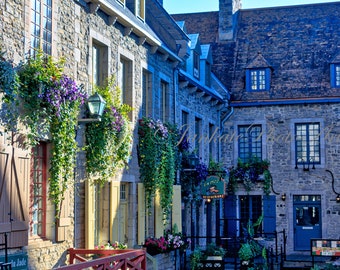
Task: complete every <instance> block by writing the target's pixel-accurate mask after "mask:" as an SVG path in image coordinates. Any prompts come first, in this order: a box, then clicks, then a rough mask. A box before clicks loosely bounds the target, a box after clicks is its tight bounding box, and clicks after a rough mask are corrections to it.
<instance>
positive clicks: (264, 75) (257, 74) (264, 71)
mask: <svg viewBox="0 0 340 270" xmlns="http://www.w3.org/2000/svg"><path fill="white" fill-rule="evenodd" d="M270 76H271V65H270V64H269V63H268V62H267V60H266V59H265V58H264V57H263V55H262V54H261V53H258V54H257V56H256V57H255V58H254V59H253V60H252V61H251V62H250V63H249V64H248V65H247V66H246V89H247V91H250V92H258V91H268V90H269V89H270Z"/></svg>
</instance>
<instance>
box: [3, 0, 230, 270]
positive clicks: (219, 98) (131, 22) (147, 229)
mask: <svg viewBox="0 0 340 270" xmlns="http://www.w3.org/2000/svg"><path fill="white" fill-rule="evenodd" d="M0 26H1V29H2V31H1V33H0V48H1V52H4V55H3V56H1V57H2V58H1V60H3V57H5V59H8V60H9V61H10V62H11V63H12V64H13V66H14V67H16V66H18V65H19V63H20V62H25V60H26V57H28V56H33V55H34V54H36V52H37V49H42V50H43V52H44V53H45V54H46V55H50V56H52V59H56V60H59V59H61V58H63V59H64V63H65V66H64V73H65V74H67V75H68V76H69V77H71V78H73V79H74V80H75V81H76V83H77V84H78V85H82V86H83V87H84V89H85V90H86V91H87V92H88V93H89V94H91V93H93V91H94V89H95V86H102V85H104V83H105V80H106V79H107V78H110V77H113V78H114V79H115V83H116V84H117V86H118V87H119V88H120V89H121V90H122V93H123V94H122V102H123V103H125V104H128V105H130V106H131V107H132V108H133V110H132V112H131V113H130V114H129V117H130V121H131V123H132V124H131V128H132V130H133V144H132V150H131V159H130V161H129V164H128V168H126V169H123V170H121V171H119V172H118V173H117V174H116V175H115V177H112V178H111V179H110V182H109V183H106V184H105V185H104V186H99V185H93V184H92V183H90V181H88V179H87V174H86V171H85V164H86V150H83V146H84V145H85V135H84V134H85V129H86V125H85V124H84V122H82V121H81V119H80V120H79V123H78V125H77V127H76V141H77V143H78V146H79V152H78V154H77V157H76V166H75V169H74V177H73V179H68V181H69V186H68V189H67V191H66V193H65V198H64V200H63V202H62V204H60V205H61V206H60V207H61V208H60V212H58V211H57V210H56V208H55V205H54V204H53V202H52V201H51V200H50V198H49V197H48V191H49V189H51V187H50V186H49V182H48V178H49V171H50V169H51V168H50V165H49V164H50V160H51V156H52V154H53V145H52V143H51V137H49V135H47V136H46V135H45V134H40V136H39V144H38V145H37V146H35V147H34V149H26V148H23V147H22V144H18V143H14V142H16V138H18V137H17V136H18V135H25V132H26V130H25V129H21V128H19V129H18V130H16V133H13V134H11V133H10V132H8V131H6V130H5V129H4V126H2V128H1V133H0V135H1V166H0V170H1V172H2V177H1V178H0V187H1V188H0V195H1V196H0V209H1V210H0V211H1V212H0V213H1V214H0V242H1V243H3V242H4V239H5V235H6V236H7V237H8V247H9V258H10V261H12V266H13V267H18V266H19V262H20V266H22V267H27V268H28V269H52V268H56V267H58V266H61V265H65V263H66V261H67V249H68V248H70V247H76V248H93V247H94V246H96V245H102V244H106V243H107V242H111V243H112V242H114V241H119V242H124V243H127V245H128V246H129V247H130V248H135V247H140V245H141V244H142V243H143V242H144V240H145V238H146V237H148V236H157V237H158V236H160V235H162V234H163V230H164V224H163V222H162V217H160V216H159V214H158V212H157V211H159V209H157V207H155V208H154V209H153V210H154V212H153V213H152V215H150V216H149V215H146V213H147V211H146V209H145V200H144V198H145V194H144V190H143V185H142V184H141V183H140V180H139V165H138V158H137V149H136V145H137V141H138V135H137V129H138V120H139V119H140V118H142V117H152V118H154V119H160V120H161V121H163V122H170V123H176V124H178V125H179V126H180V125H182V124H186V125H188V126H189V127H190V128H189V129H188V136H189V138H195V135H196V138H197V139H193V144H192V150H194V149H197V151H198V152H197V154H198V155H199V157H200V158H201V159H202V160H203V161H204V162H205V163H207V162H208V161H209V156H210V155H211V156H212V157H213V158H214V159H215V160H216V161H218V160H219V156H220V153H221V148H220V144H219V143H218V142H217V141H213V142H211V143H210V144H205V143H203V141H201V140H199V139H198V138H200V137H201V138H203V137H204V136H208V135H209V136H212V135H213V134H212V133H213V132H214V130H215V129H217V130H218V131H217V132H219V130H220V129H219V127H220V122H221V119H222V117H223V116H224V115H225V113H226V107H227V102H226V99H228V97H229V94H228V92H227V91H226V88H225V87H224V86H223V85H222V83H221V82H220V81H219V80H218V79H217V77H216V76H214V75H213V74H211V65H212V64H213V60H212V50H211V47H210V45H206V44H205V45H201V43H200V42H199V38H198V35H189V34H187V32H186V31H185V28H183V27H181V26H180V25H179V24H177V23H176V22H175V21H174V20H173V19H172V18H171V17H170V15H169V14H168V13H167V12H166V11H165V10H164V8H163V6H162V1H157V0H151V1H147V2H146V1H143V0H112V1H101V0H100V1H97V0H96V1H92V0H85V1H84V0H75V1H74V0H66V1H60V0H50V1H44V2H41V1H40V0H34V1H5V2H1V3H0ZM190 40H192V41H193V42H192V44H193V45H192V46H191V47H190V46H189V44H190ZM1 83H2V81H1ZM0 85H2V84H0ZM2 90H6V89H2ZM3 92H4V91H3ZM3 92H2V95H4V93H3ZM6 110H7V107H6V105H5V104H4V103H1V113H2V114H1V115H2V116H3V115H4V113H5V112H6ZM79 117H80V118H81V117H85V113H84V111H82V113H81V115H80V116H79ZM2 120H4V119H2ZM1 123H3V121H2V122H1ZM191 123H195V125H191ZM214 134H215V133H214ZM8 138H12V142H11V143H10V144H8V145H7V142H8V141H7V139H8ZM8 161H11V162H8ZM34 164H40V166H33V165H34ZM36 178H39V179H36ZM38 180H39V181H38ZM179 180H180V179H179V178H178V181H179ZM176 184H179V182H177V183H176ZM180 196H181V192H180V188H179V186H177V188H176V189H175V193H174V199H173V207H172V216H171V222H172V224H170V225H174V224H177V225H179V229H180V230H181V227H182V226H181V225H180V224H181V222H182V218H181V199H180V198H181V197H180ZM38 202H39V203H38ZM204 207H205V206H204V205H203V204H202V206H201V208H199V211H200V213H201V214H200V215H201V217H205V213H204ZM209 207H210V206H209ZM211 212H212V211H211V209H210V213H211ZM8 213H10V214H8ZM56 213H58V214H60V216H59V218H58V219H56ZM195 217H196V216H195ZM192 218H194V217H193V216H189V217H187V220H186V222H187V223H188V224H190V221H191V219H192ZM202 220H203V221H202V222H201V223H199V224H200V225H197V227H202V228H204V227H205V226H207V223H206V220H205V218H202ZM187 227H188V226H187ZM3 257H4V251H3V250H1V251H0V258H1V260H2V259H3ZM17 262H18V263H17ZM15 264H16V265H15ZM14 269H15V268H14Z"/></svg>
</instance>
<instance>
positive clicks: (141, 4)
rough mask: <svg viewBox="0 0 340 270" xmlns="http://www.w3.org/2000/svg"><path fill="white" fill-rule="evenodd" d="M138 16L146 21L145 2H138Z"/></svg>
mask: <svg viewBox="0 0 340 270" xmlns="http://www.w3.org/2000/svg"><path fill="white" fill-rule="evenodd" d="M136 16H137V17H138V18H140V19H142V20H143V21H144V19H145V0H136Z"/></svg>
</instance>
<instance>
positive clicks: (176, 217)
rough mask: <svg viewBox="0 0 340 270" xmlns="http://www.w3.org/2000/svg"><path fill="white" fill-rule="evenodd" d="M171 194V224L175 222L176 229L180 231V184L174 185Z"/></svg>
mask: <svg viewBox="0 0 340 270" xmlns="http://www.w3.org/2000/svg"><path fill="white" fill-rule="evenodd" d="M173 190H174V193H173V196H172V226H174V225H175V224H176V226H177V228H178V231H180V232H181V231H182V198H181V186H180V185H174V189H173Z"/></svg>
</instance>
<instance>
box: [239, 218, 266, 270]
mask: <svg viewBox="0 0 340 270" xmlns="http://www.w3.org/2000/svg"><path fill="white" fill-rule="evenodd" d="M262 222H263V215H261V216H260V217H259V218H258V219H257V221H256V222H254V223H252V222H251V221H250V220H249V221H248V223H247V228H246V240H245V242H244V243H242V244H241V247H240V249H239V251H238V256H239V258H240V260H241V261H253V260H254V259H255V258H256V257H257V256H260V255H261V256H262V258H263V259H264V261H265V263H264V264H263V265H261V266H260V268H257V267H256V268H254V269H267V263H266V259H267V251H266V249H265V247H262V246H261V245H260V244H259V243H258V242H257V241H255V239H254V235H255V231H256V229H258V228H259V226H260V225H261V223H262Z"/></svg>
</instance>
